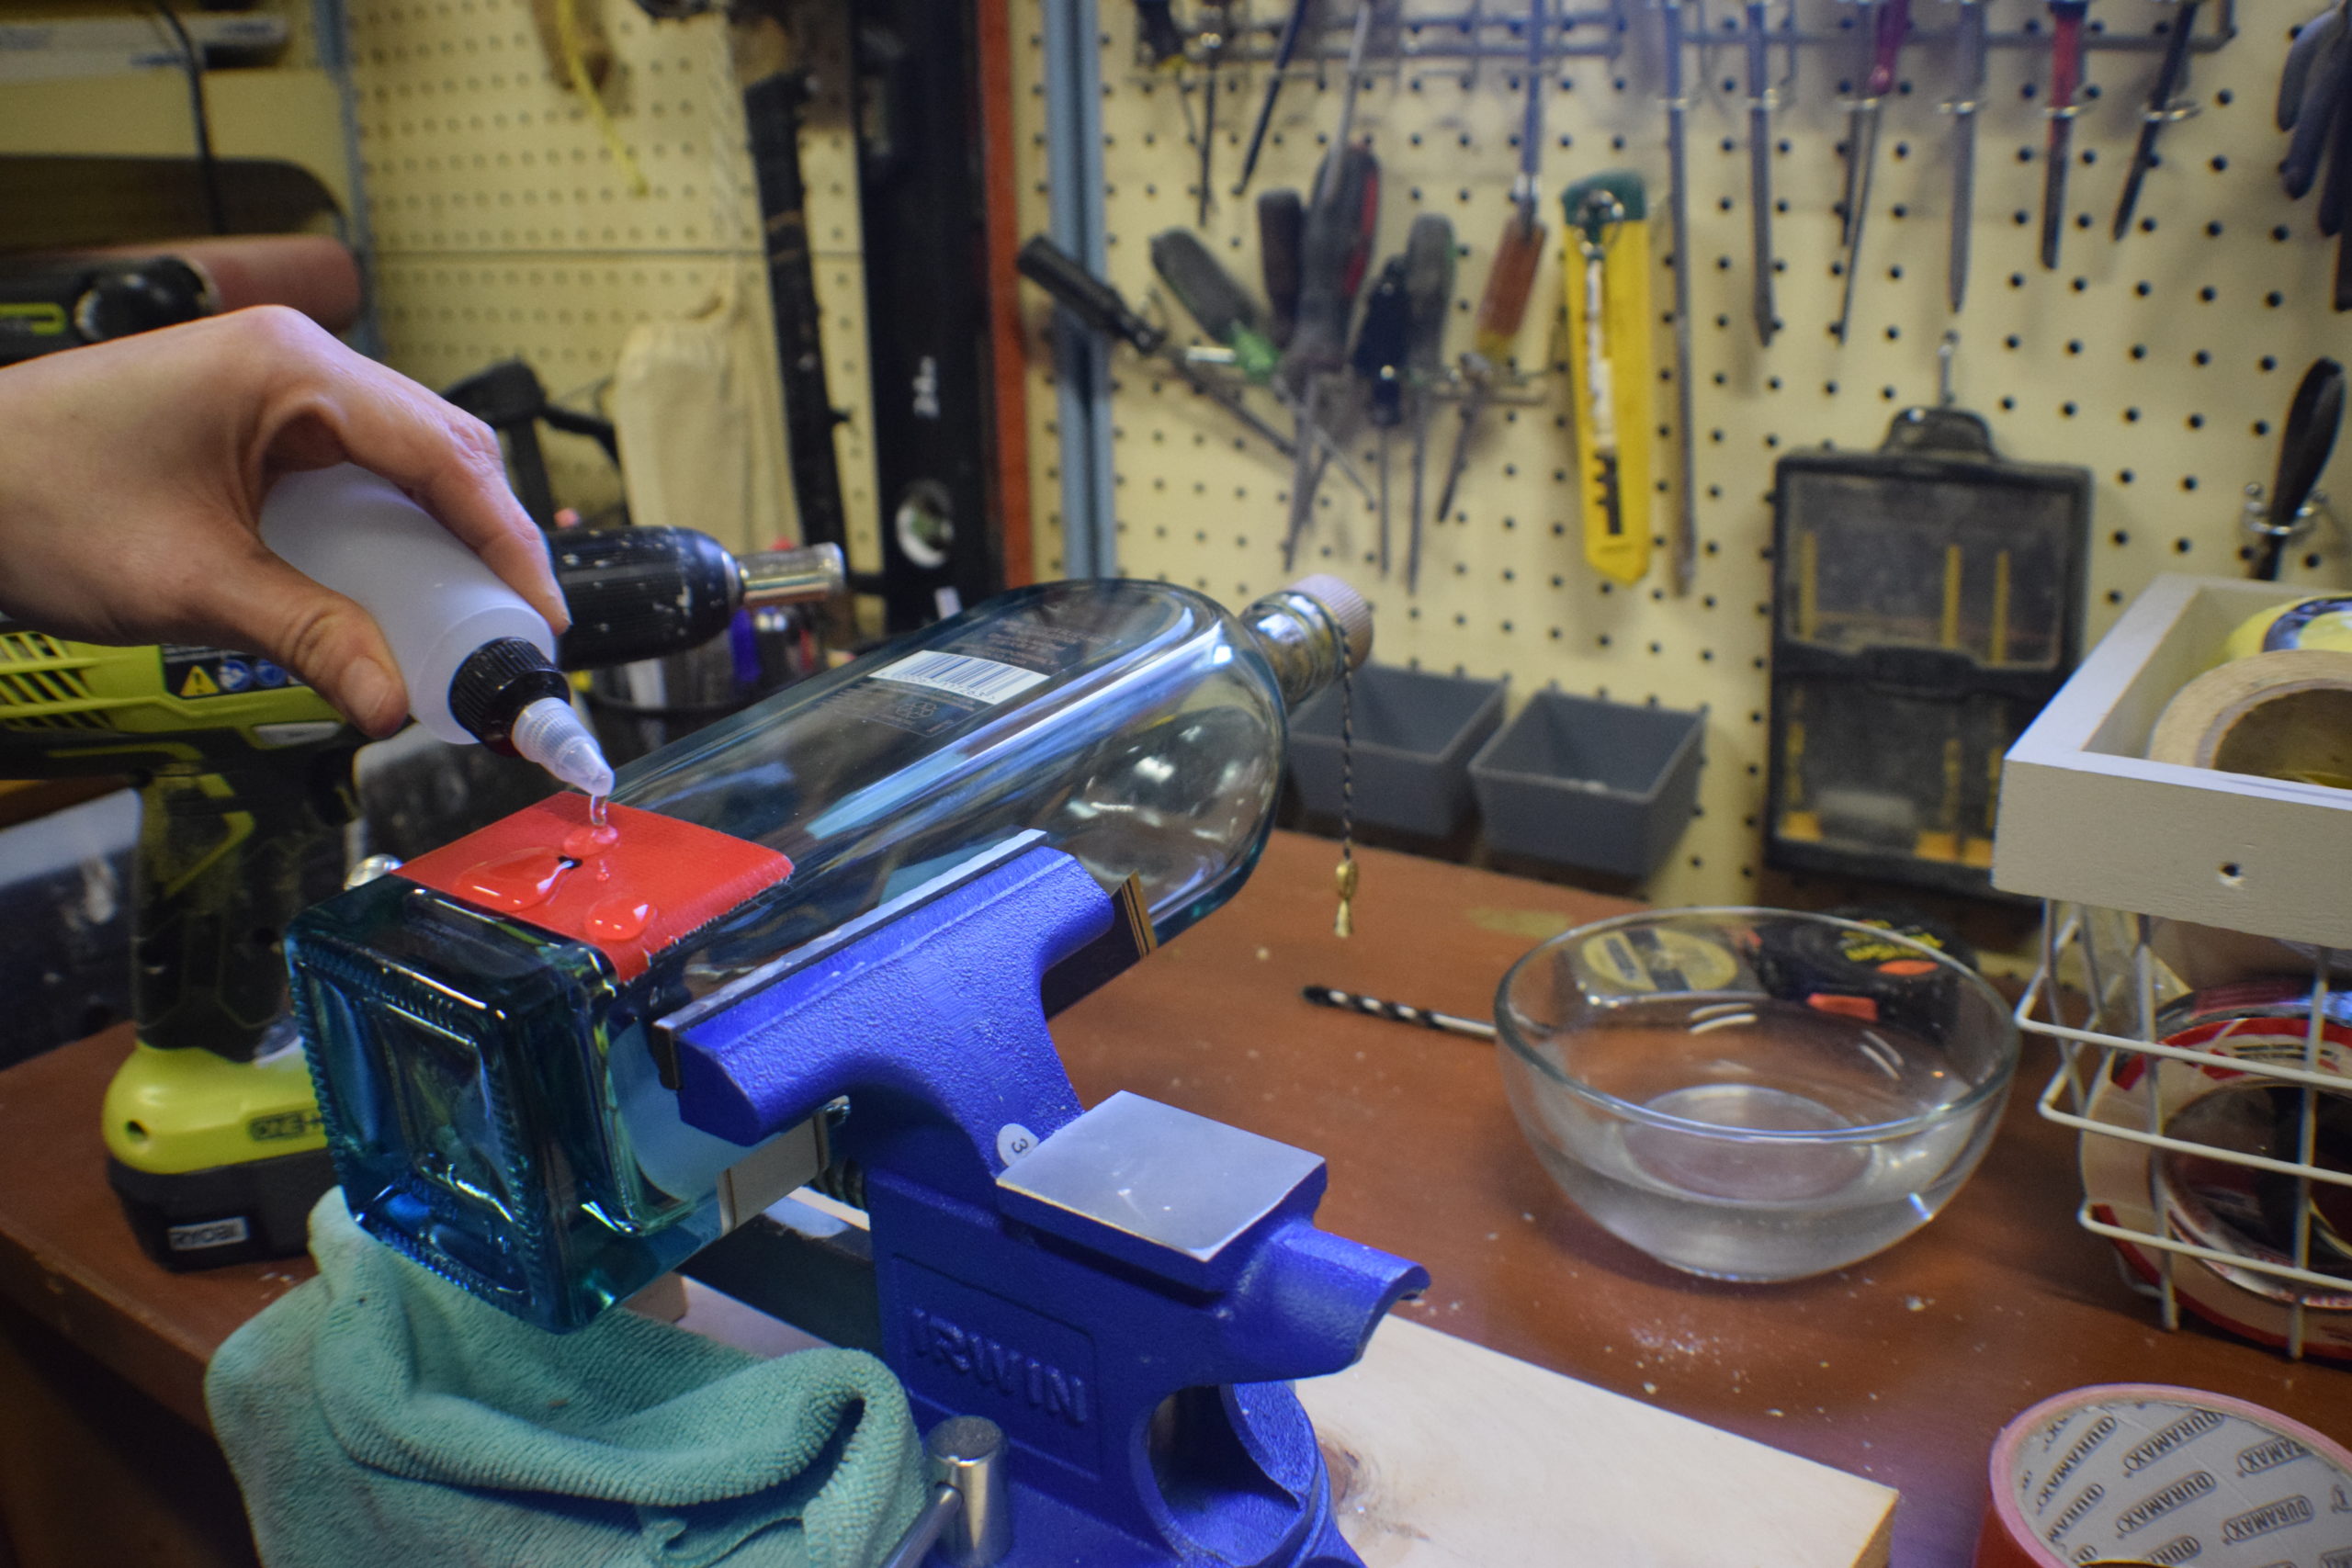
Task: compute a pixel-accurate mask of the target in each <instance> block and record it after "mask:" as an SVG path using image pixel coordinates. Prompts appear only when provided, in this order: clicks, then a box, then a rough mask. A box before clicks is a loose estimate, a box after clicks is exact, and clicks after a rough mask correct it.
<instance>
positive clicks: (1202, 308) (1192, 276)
mask: <svg viewBox="0 0 2352 1568" xmlns="http://www.w3.org/2000/svg"><path fill="white" fill-rule="evenodd" d="M1151 266H1152V270H1153V271H1154V272H1157V273H1158V274H1159V276H1160V281H1162V282H1164V283H1166V284H1167V285H1168V287H1169V288H1170V289H1171V290H1172V291H1174V293H1175V295H1176V298H1177V299H1178V300H1179V301H1181V302H1182V305H1183V307H1184V309H1185V310H1189V311H1190V312H1192V316H1193V320H1194V321H1198V322H1200V323H1201V331H1203V332H1204V333H1207V334H1208V335H1209V336H1210V338H1212V339H1213V340H1215V341H1216V342H1218V343H1222V344H1230V343H1232V342H1233V340H1234V338H1235V336H1236V335H1237V334H1238V333H1243V332H1262V331H1263V330H1264V329H1263V328H1262V327H1261V325H1260V324H1259V320H1258V307H1257V305H1256V304H1255V303H1254V302H1253V301H1252V300H1251V299H1250V296H1249V295H1247V294H1245V293H1243V292H1242V290H1241V285H1240V284H1239V283H1238V282H1236V281H1235V279H1234V276H1233V275H1232V274H1231V273H1229V272H1227V271H1226V270H1225V268H1224V266H1223V265H1220V264H1219V263H1218V261H1217V259H1216V256H1214V255H1212V254H1210V253H1209V248H1208V246H1206V245H1204V244H1203V243H1201V237H1200V236H1199V235H1198V234H1195V233H1193V231H1191V230H1190V229H1170V230H1168V231H1166V232H1164V233H1160V234H1155V235H1154V236H1152V241H1151Z"/></svg>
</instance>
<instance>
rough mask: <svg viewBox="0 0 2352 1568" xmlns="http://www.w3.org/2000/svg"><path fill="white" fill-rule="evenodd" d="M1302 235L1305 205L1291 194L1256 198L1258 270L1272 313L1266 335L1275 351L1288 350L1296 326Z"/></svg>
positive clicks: (1269, 193) (1272, 193)
mask: <svg viewBox="0 0 2352 1568" xmlns="http://www.w3.org/2000/svg"><path fill="white" fill-rule="evenodd" d="M1305 232H1306V203H1305V202H1303V201H1301V200H1300V199H1299V198H1298V192H1296V191H1295V190H1289V189H1283V190H1270V191H1266V192H1264V193H1262V194H1261V195H1260V196H1259V197H1258V266H1259V269H1260V272H1261V276H1263V277H1264V279H1265V283H1266V305H1267V308H1268V309H1269V310H1270V311H1271V312H1272V315H1271V318H1270V319H1269V320H1268V321H1267V322H1266V335H1267V336H1268V337H1270V338H1272V339H1273V341H1274V346H1275V347H1276V348H1288V347H1289V346H1290V334H1291V331H1292V329H1293V328H1295V327H1296V326H1297V325H1298V245H1299V239H1300V237H1301V236H1302V235H1303V234H1304V233H1305Z"/></svg>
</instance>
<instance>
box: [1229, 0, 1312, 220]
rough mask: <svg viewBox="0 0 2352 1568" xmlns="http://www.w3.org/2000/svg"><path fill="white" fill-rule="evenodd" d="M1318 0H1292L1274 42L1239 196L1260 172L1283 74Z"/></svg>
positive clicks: (1243, 161) (1236, 187)
mask: <svg viewBox="0 0 2352 1568" xmlns="http://www.w3.org/2000/svg"><path fill="white" fill-rule="evenodd" d="M1313 6H1314V0H1291V6H1290V16H1289V17H1288V18H1287V19H1285V20H1284V21H1283V32H1282V37H1281V39H1279V40H1278V41H1277V42H1276V43H1275V44H1274V58H1273V62H1272V64H1271V65H1269V66H1268V67H1267V70H1268V75H1267V77H1266V96H1265V98H1264V99H1263V100H1262V101H1261V103H1260V104H1259V105H1258V121H1257V123H1256V124H1255V125H1252V126H1251V127H1250V145H1249V147H1248V148H1247V149H1245V150H1244V151H1243V152H1242V154H1241V178H1240V179H1239V181H1238V182H1237V183H1236V184H1235V185H1234V187H1233V194H1234V195H1236V196H1239V195H1240V194H1241V193H1242V192H1244V191H1246V190H1248V189H1249V188H1250V175H1254V174H1256V173H1257V172H1258V154H1259V153H1260V152H1262V151H1264V150H1265V146H1266V128H1267V127H1268V126H1270V125H1272V124H1273V122H1274V100H1275V99H1276V98H1279V97H1281V96H1282V95H1283V73H1286V72H1287V71H1289V70H1290V62H1291V61H1292V60H1293V59H1295V57H1296V56H1297V54H1298V40H1299V39H1300V38H1301V37H1302V36H1304V35H1305V33H1306V14H1307V12H1308V11H1309V10H1310V9H1312V8H1313Z"/></svg>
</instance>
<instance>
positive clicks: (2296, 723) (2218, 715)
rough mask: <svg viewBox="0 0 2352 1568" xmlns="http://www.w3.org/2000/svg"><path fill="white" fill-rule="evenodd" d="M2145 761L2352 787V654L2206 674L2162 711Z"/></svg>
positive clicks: (2302, 652) (2318, 651) (2308, 652)
mask: <svg viewBox="0 0 2352 1568" xmlns="http://www.w3.org/2000/svg"><path fill="white" fill-rule="evenodd" d="M2148 759H2149V761H2155V762H2177V763H2180V764H2181V765H2183V766H2185V767H2191V768H2213V769H2216V770H2218V771H2220V772H2222V773H2253V774H2256V775H2259V776H2261V777H2264V778H2274V779H2291V780H2294V781H2296V782H2298V783H2302V784H2326V785H2328V786H2330V787H2331V788H2335V789H2346V788H2352V653H2347V652H2344V651H2342V650H2340V649H2323V648H2296V649H2282V650H2280V651H2278V652H2271V653H2257V654H2254V655H2252V656H2250V657H2248V658H2245V659H2237V660H2231V661H2230V662H2229V663H2227V664H2224V665H2222V666H2221V667H2219V668H2218V669H2213V670H2208V671H2206V672H2205V673H2204V674H2202V675H2199V677H2197V679H2195V680H2194V681H2191V682H2188V684H2187V685H2186V686H2183V687H2182V688H2181V689H2180V690H2179V691H2178V692H2177V694H2174V696H2173V699H2172V701H2171V702H2170V703H2169V704H2167V705H2165V711H2164V714H2163V716H2160V717H2159V718H2158V719H2157V720H2156V728H2155V729H2154V733H2152V734H2151V735H2150V736H2149V738H2148Z"/></svg>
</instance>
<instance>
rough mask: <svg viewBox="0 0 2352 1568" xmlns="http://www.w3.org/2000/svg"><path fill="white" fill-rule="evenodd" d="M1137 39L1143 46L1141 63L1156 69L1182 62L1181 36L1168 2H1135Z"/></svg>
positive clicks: (1182, 45)
mask: <svg viewBox="0 0 2352 1568" xmlns="http://www.w3.org/2000/svg"><path fill="white" fill-rule="evenodd" d="M1136 41H1138V42H1139V43H1141V44H1142V45H1143V57H1144V62H1145V63H1146V64H1148V65H1150V66H1152V67H1154V68H1155V69H1157V68H1158V67H1159V66H1162V65H1167V64H1170V63H1171V62H1176V61H1180V60H1182V59H1183V58H1184V35H1183V34H1182V32H1179V31H1178V30H1177V28H1176V18H1175V17H1174V16H1172V15H1171V14H1170V11H1169V8H1168V0H1136Z"/></svg>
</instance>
